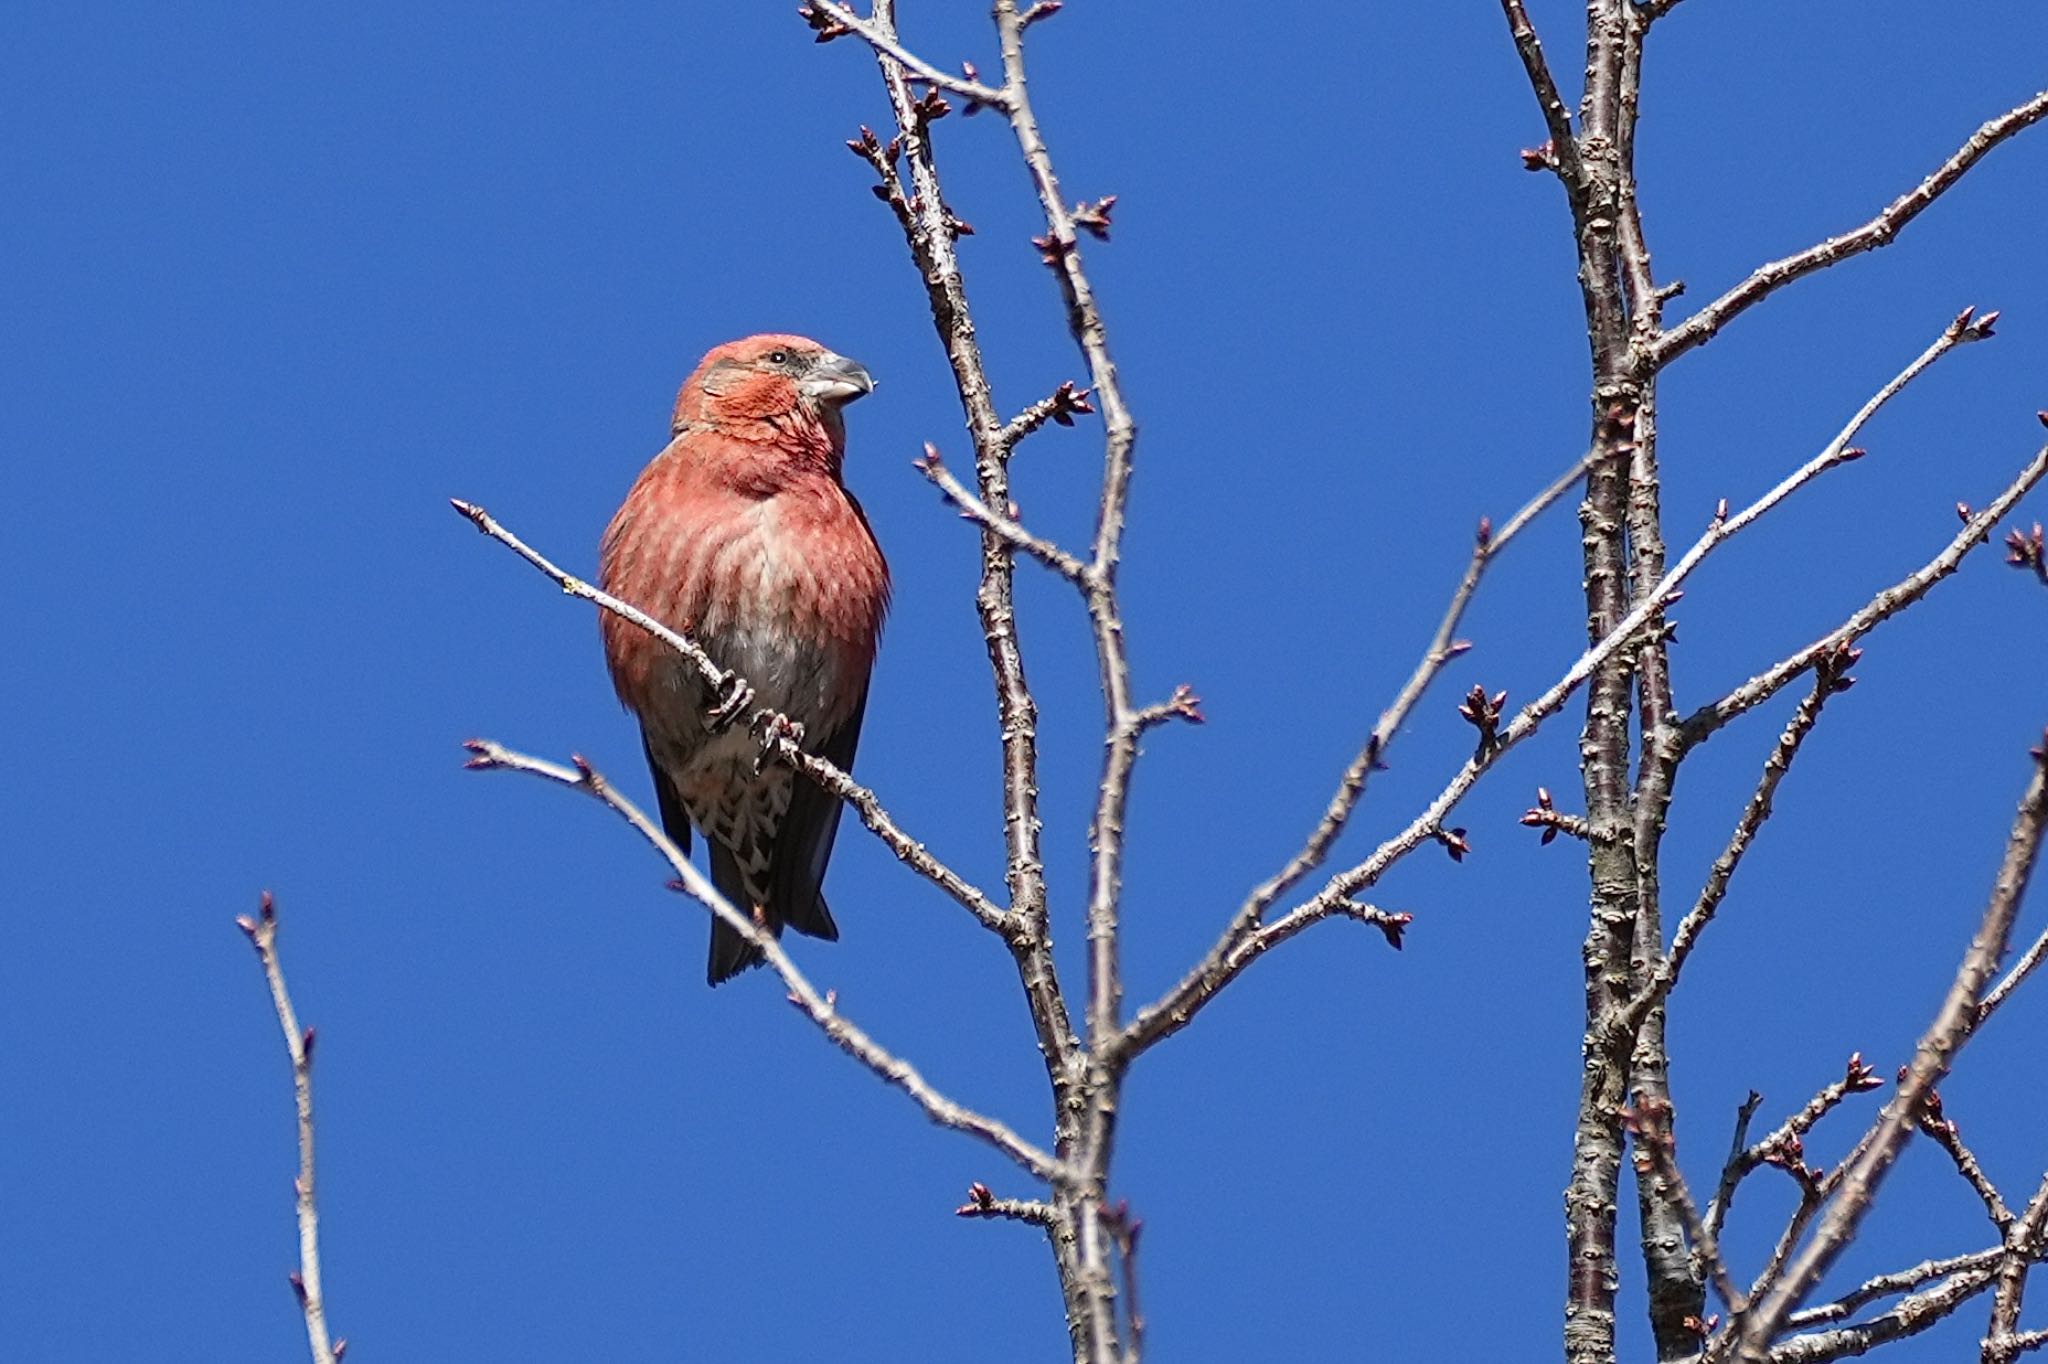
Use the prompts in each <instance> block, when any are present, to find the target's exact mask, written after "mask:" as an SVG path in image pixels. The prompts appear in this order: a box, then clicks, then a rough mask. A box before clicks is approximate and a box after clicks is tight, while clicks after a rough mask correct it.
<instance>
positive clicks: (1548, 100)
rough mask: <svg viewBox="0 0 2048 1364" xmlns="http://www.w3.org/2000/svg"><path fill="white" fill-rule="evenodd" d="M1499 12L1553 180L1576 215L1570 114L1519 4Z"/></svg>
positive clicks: (1578, 188)
mask: <svg viewBox="0 0 2048 1364" xmlns="http://www.w3.org/2000/svg"><path fill="white" fill-rule="evenodd" d="M1501 9H1502V10H1503V11H1504V12H1505V13H1506V14H1507V17H1508V32H1509V33H1510V34H1511V35H1512V36H1513V38H1514V40H1515V52H1516V53H1517V54H1518V55H1519V56H1520V57H1521V59H1522V68H1523V69H1524V70H1525V71H1527V72H1528V75H1529V86H1530V88H1531V89H1532V90H1534V91H1535V93H1536V105H1537V107H1538V108H1539V109H1541V110H1542V111H1543V126H1544V127H1545V128H1547V129H1548V130H1549V132H1550V143H1549V145H1548V146H1547V147H1546V148H1544V151H1546V152H1547V153H1548V154H1549V160H1550V162H1551V164H1553V165H1554V166H1556V168H1557V178H1558V179H1559V180H1560V181H1562V182H1563V183H1564V188H1565V194H1566V195H1567V196H1568V197H1569V198H1570V199H1571V200H1572V203H1573V207H1574V210H1575V211H1576V210H1577V208H1578V207H1579V205H1580V204H1581V203H1582V202H1583V200H1584V196H1585V189H1584V186H1583V184H1582V176H1583V173H1582V171H1581V170H1580V167H1579V143H1578V139H1577V138H1575V137H1573V136H1572V116H1571V110H1570V109H1569V108H1568V107H1567V106H1566V104H1565V102H1564V95H1563V94H1562V93H1560V92H1559V90H1558V88H1557V78H1556V77H1554V76H1552V75H1551V74H1550V63H1549V62H1548V61H1547V60H1545V58H1544V56H1543V43H1542V41H1541V40H1540V39H1538V38H1537V36H1536V26H1535V25H1534V24H1532V23H1530V22H1529V14H1528V11H1527V10H1525V9H1524V8H1523V7H1522V0H1501Z"/></svg>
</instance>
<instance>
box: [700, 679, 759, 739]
mask: <svg viewBox="0 0 2048 1364" xmlns="http://www.w3.org/2000/svg"><path fill="white" fill-rule="evenodd" d="M753 704H754V689H753V688H752V687H750V686H748V685H747V684H746V681H745V679H743V678H742V677H741V676H740V675H739V674H738V673H727V674H726V675H725V681H724V682H723V683H721V684H720V685H719V688H718V694H717V695H716V696H715V697H714V698H713V704H712V707H711V709H710V710H709V711H706V712H705V715H704V727H705V728H706V729H708V730H710V731H711V732H712V733H713V734H720V733H723V732H724V731H725V730H727V729H728V728H730V727H731V726H732V722H733V721H735V720H737V719H739V718H740V713H741V712H742V711H744V710H745V709H746V708H747V707H748V706H751V705H753Z"/></svg>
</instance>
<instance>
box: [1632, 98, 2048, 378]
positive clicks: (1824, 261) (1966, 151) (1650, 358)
mask: <svg viewBox="0 0 2048 1364" xmlns="http://www.w3.org/2000/svg"><path fill="white" fill-rule="evenodd" d="M2043 118H2048V90H2044V91H2042V92H2041V93H2040V94H2038V95H2035V96H2034V97H2033V98H2032V99H2030V100H2027V101H2026V102H2025V103H2023V104H2020V105H2017V106H2015V107H2014V108H2011V109H2008V110H2006V111H2005V112H2004V113H2002V114H2000V115H1999V116H1998V117H1996V118H1994V119H1992V120H1991V121H1989V122H1988V123H1986V124H1984V125H1983V126H1982V127H1980V128H1978V129H1977V131H1976V132H1974V133H1972V134H1970V137H1969V139H1968V140H1967V141H1966V142H1964V143H1963V145H1962V146H1961V147H1959V148H1957V150H1956V152H1955V154H1954V155H1953V156H1951V157H1949V159H1948V160H1946V161H1944V162H1942V163H1941V165H1940V166H1939V167H1937V168H1936V169H1935V171H1934V173H1933V174H1932V175H1930V176H1928V177H1927V178H1926V179H1925V180H1922V181H1921V182H1920V183H1919V184H1918V185H1916V186H1914V187H1913V188H1912V189H1910V190H1908V191H1907V192H1906V193H1904V194H1902V195H1900V196H1899V197H1898V198H1897V199H1894V200H1893V201H1892V202H1891V203H1889V204H1887V205H1886V206H1885V208H1884V210H1883V211H1882V212H1880V213H1879V214H1878V215H1877V216H1876V217H1875V218H1872V219H1871V220H1870V221H1869V222H1867V223H1864V224H1863V225H1862V226H1861V227H1856V228H1852V229H1851V230H1849V231H1847V232H1844V233H1842V234H1840V235H1839V236H1834V237H1830V238H1828V239H1827V240H1826V241H1824V242H1821V243H1820V244H1819V245H1817V246H1810V247H1808V248H1807V249H1806V250H1804V251H1801V252H1799V253H1798V254H1797V255H1792V256H1786V257H1785V258H1784V259H1782V260H1775V261H1772V262H1771V263H1770V264H1768V265H1763V266H1759V267H1758V268H1757V269H1756V270H1755V271H1754V272H1753V273H1752V274H1751V275H1750V276H1749V278H1747V279H1745V280H1743V281H1742V283H1740V284H1738V285H1736V286H1735V287H1734V288H1733V289H1730V290H1729V291H1728V292H1727V293H1725V294H1723V295H1721V296H1720V297H1719V298H1717V299H1715V300H1714V301H1713V302H1712V303H1709V304H1707V305H1706V306H1705V307H1703V308H1701V309H1700V310H1699V311H1698V312H1696V313H1694V314H1693V315H1692V316H1691V317H1689V318H1687V319H1686V320H1685V321H1684V322H1681V323H1680V324H1678V325H1677V326H1676V327H1673V328H1671V329H1670V330H1669V331H1667V332H1665V333H1664V334H1663V335H1662V336H1661V337H1659V338H1658V339H1657V340H1656V341H1655V342H1654V343H1653V344H1652V345H1651V346H1650V347H1649V348H1648V351H1647V354H1646V356H1645V358H1646V360H1647V362H1648V363H1649V365H1650V366H1651V367H1652V368H1662V367H1663V366H1665V365H1668V364H1670V363H1671V362H1672V361H1673V360H1676V359H1677V358H1678V357H1679V356H1681V355H1683V354H1685V353H1686V352H1687V351H1689V350H1691V349H1692V348H1693V347H1695V346H1699V345H1704V344H1705V343H1706V342H1708V341H1710V340H1712V339H1713V337H1714V334H1715V333H1716V332H1718V331H1720V330H1721V328H1723V327H1725V326H1727V325H1728V323H1729V322H1730V321H1731V320H1733V319H1734V318H1735V317H1737V316H1738V315H1740V314H1741V313H1742V312H1744V311H1745V310H1747V309H1748V308H1750V307H1751V306H1753V305H1754V304H1757V303H1761V302H1762V301H1763V300H1764V299H1766V298H1769V297H1770V296H1771V295H1772V294H1774V293H1776V292H1777V291H1778V290H1779V289H1782V288H1784V287H1785V286H1786V285H1788V284H1790V283H1792V282H1793V281H1795V280H1798V279H1803V278H1804V277H1806V276H1807V275H1810V274H1813V273H1814V272H1815V271H1817V270H1825V269H1826V268H1827V267H1829V266H1830V265H1834V264H1836V263H1838V262H1840V261H1844V260H1847V259H1848V258H1849V257H1851V256H1854V255H1858V254H1860V253H1862V252H1865V251H1869V250H1871V249H1873V248H1875V247H1879V246H1884V245H1886V244H1888V243H1890V242H1891V241H1892V240H1893V239H1894V238H1896V237H1897V236H1898V234H1899V231H1900V229H1901V228H1903V227H1905V225H1906V224H1907V223H1909V222H1911V221H1913V219H1915V218H1917V217H1918V216H1920V212H1921V210H1923V209H1925V208H1926V207H1927V206H1928V205H1929V204H1932V203H1933V202H1934V201H1935V200H1936V199H1938V198H1940V197H1941V196H1942V195H1943V194H1944V193H1946V192H1947V191H1948V190H1950V189H1951V188H1953V187H1954V186H1955V184H1956V182H1957V181H1959V180H1961V179H1962V178H1963V176H1964V175H1965V174H1966V173H1968V171H1969V170H1970V168H1971V167H1972V166H1974V165H1976V164H1977V163H1978V162H1979V161H1981V160H1983V159H1984V156H1985V155H1986V153H1988V152H1990V151H1991V149H1992V148H1994V147H1996V146H1998V144H1999V143H2001V142H2004V141H2005V140H2006V139H2007V138H2009V137H2011V136H2013V134H2015V133H2017V132H2020V131H2021V130H2022V129H2024V128H2027V127H2028V126H2030V125H2032V124H2034V123H2038V122H2040V121H2041V119H2043Z"/></svg>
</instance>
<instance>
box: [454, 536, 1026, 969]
mask: <svg viewBox="0 0 2048 1364" xmlns="http://www.w3.org/2000/svg"><path fill="white" fill-rule="evenodd" d="M450 502H451V505H453V506H454V508H455V510H456V511H458V512H460V513H461V514H462V515H463V516H464V517H465V518H467V519H468V520H469V522H470V523H471V524H472V525H474V526H475V527H476V528H477V529H478V530H480V531H482V532H483V533H484V534H485V535H487V536H489V537H490V538H491V539H493V540H496V541H497V542H498V543H500V544H502V545H504V546H505V547H507V548H508V549H510V550H511V551H512V552H513V553H515V554H517V555H518V556H519V557H520V558H522V559H524V560H526V562H527V563H529V564H532V565H533V566H534V567H535V568H537V569H539V570H540V571H541V572H542V573H543V574H545V575H547V576H548V577H549V578H551V579H553V580H554V581H555V583H556V584H557V585H559V586H560V587H561V589H562V591H564V592H565V593H567V594H568V595H570V596H572V597H581V598H582V599H583V600H585V601H587V602H591V603H594V604H595V605H596V606H598V607H599V608H600V609H602V610H606V611H609V612H611V613H612V614H613V615H616V616H618V617H620V618H621V619H624V620H628V621H631V622H632V623H633V624H635V625H637V626H639V627H640V628H641V629H642V630H645V631H646V632H647V633H648V634H650V635H653V636H654V637H655V638H656V639H658V640H660V641H661V642H662V643H663V644H666V645H667V646H668V647H669V648H671V649H673V650H675V651H676V652H677V653H679V654H681V655H682V656H683V657H684V658H686V659H688V660H689V661H690V663H691V664H692V665H694V666H695V667H696V669H697V673H698V676H700V677H701V678H703V679H704V682H705V684H706V685H707V686H708V687H709V688H710V690H711V692H712V693H713V694H714V695H728V696H734V697H739V698H743V699H742V700H741V701H740V704H739V705H738V706H737V707H736V708H735V709H737V710H742V711H743V710H746V709H747V708H748V707H749V706H751V705H752V704H753V696H754V689H753V687H752V686H751V685H749V684H748V682H747V680H746V679H745V678H743V677H741V676H740V675H739V674H738V673H736V672H733V671H731V670H729V669H726V668H721V667H719V666H718V664H717V663H716V662H715V661H713V659H712V658H711V656H710V655H709V654H707V653H705V652H704V649H703V647H702V646H701V645H699V644H698V643H697V642H696V641H695V640H693V639H691V638H690V637H689V636H687V635H684V634H681V633H679V632H677V631H675V630H671V629H669V628H668V627H667V626H666V625H663V624H662V623H661V622H660V621H658V620H656V619H655V618H654V617H652V616H650V615H648V614H647V613H646V612H645V611H642V610H640V609H639V608H638V607H636V606H633V605H630V604H629V603H627V602H623V601H620V600H619V599H618V598H617V597H614V596H612V595H611V594H610V593H608V592H604V591H602V590H600V589H598V588H596V587H593V586H591V585H590V584H589V583H587V582H584V581H583V580H582V579H581V578H578V577H575V576H574V575H572V574H569V573H566V572H564V571H563V570H562V569H560V568H557V567H556V566H555V565H554V564H553V563H551V562H550V561H549V560H548V559H547V558H545V557H544V556H543V555H541V554H540V552H539V551H537V550H535V549H533V548H532V547H530V546H529V545H527V544H526V543H525V542H524V541H523V540H521V539H520V538H519V537H518V536H516V535H514V534H513V533H512V532H511V531H509V530H507V529H506V528H505V527H504V526H502V525H500V524H499V523H498V521H497V519H496V518H494V517H493V516H492V515H491V514H490V513H489V512H487V511H485V510H484V509H483V508H482V507H479V506H476V505H475V504H473V503H469V502H463V501H460V500H456V499H450ZM752 724H753V725H754V727H755V728H757V729H758V730H759V731H760V732H761V733H763V734H765V735H766V736H768V738H767V742H768V746H769V747H770V749H771V750H772V751H773V754H774V756H775V757H777V758H779V759H780V760H781V761H783V762H786V763H788V764H789V765H790V766H791V767H794V768H795V769H796V770H798V771H799V772H802V773H803V774H804V775H805V776H807V777H809V778H810V779H811V780H812V781H814V782H816V783H817V784H818V785H820V786H822V787H824V788H825V789H826V790H827V791H830V792H831V793H832V794H833V795H835V796H838V797H839V798H840V799H841V800H843V801H845V802H846V803H847V804H848V805H850V806H852V807H853V809H854V813H856V814H858V815H859V816H860V822H861V823H862V824H863V825H865V826H866V827H867V828H868V830H869V831H870V832H872V833H873V834H874V835H875V836H876V837H877V838H879V839H881V840H882V842H883V844H884V845H885V846H887V847H888V849H889V851H891V852H893V853H895V854H896V856H897V858H898V859H899V860H900V861H902V862H903V863H904V865H906V866H908V867H909V868H910V869H911V870H913V871H915V872H917V873H918V874H919V875H920V876H922V877H924V878H925V879H926V880H928V881H930V882H931V883H932V884H933V885H935V886H937V887H938V888H939V889H940V890H943V891H945V892H946V894H948V895H950V896H952V897H953V899H954V900H955V901H957V902H958V903H959V904H960V905H961V906H962V907H963V908H964V909H966V910H967V912H968V913H970V914H972V915H973V916H974V917H975V918H976V919H977V920H979V921H980V923H981V926H982V927H984V928H986V929H989V930H990V931H991V932H996V933H1002V934H1004V935H1005V936H1008V935H1011V934H1013V933H1015V932H1016V931H1017V926H1016V925H1015V924H1014V923H1013V922H1012V921H1011V920H1010V919H1009V917H1008V916H1007V915H1006V914H1005V913H1004V911H1003V909H1002V907H1001V906H1000V905H998V904H996V903H995V902H994V901H993V900H991V899H989V897H988V895H987V893H986V892H985V891H982V890H981V889H979V888H978V887H976V886H975V885H973V884H972V883H971V882H969V881H968V880H967V879H966V878H965V877H963V876H961V875H960V874H959V873H958V872H956V871H954V870H953V869H952V868H951V867H949V866H947V865H946V864H945V863H944V862H941V861H940V860H939V859H938V858H936V857H934V856H932V854H931V852H930V851H929V850H927V849H926V848H925V845H924V844H922V843H920V842H918V841H917V840H916V839H914V838H912V837H911V836H910V835H909V834H907V833H905V832H904V831H903V829H902V827H901V826H900V825H898V824H897V823H896V821H895V819H894V818H893V817H891V815H890V814H889V812H888V811H887V810H886V809H884V808H883V807H882V802H881V801H880V799H878V798H877V797H876V795H875V793H874V792H873V791H871V790H869V789H868V788H867V787H865V786H862V785H861V784H860V783H859V782H857V781H855V780H854V779H853V778H852V777H851V776H849V775H848V774H847V773H845V772H844V771H842V770H840V769H839V768H838V767H836V766H834V765H833V764H832V763H831V762H829V761H827V760H826V759H824V758H821V757H819V756H818V755H817V754H815V753H808V752H806V751H804V749H803V748H801V747H800V746H799V745H798V744H797V742H796V740H795V739H794V738H793V737H792V734H793V729H792V726H791V724H790V720H789V717H788V716H786V715H783V714H781V713H779V712H777V711H773V710H769V709H767V708H765V707H763V708H761V709H758V710H755V711H754V712H753V718H752Z"/></svg>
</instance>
